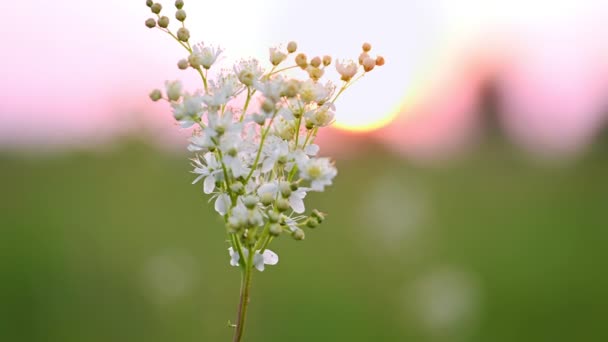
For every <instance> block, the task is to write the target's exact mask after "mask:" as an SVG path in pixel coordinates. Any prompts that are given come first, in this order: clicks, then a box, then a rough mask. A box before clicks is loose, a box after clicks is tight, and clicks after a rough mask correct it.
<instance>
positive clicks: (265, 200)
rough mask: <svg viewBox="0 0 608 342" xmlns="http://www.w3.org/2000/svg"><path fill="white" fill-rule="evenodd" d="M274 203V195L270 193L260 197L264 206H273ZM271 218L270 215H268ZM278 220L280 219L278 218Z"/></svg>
mask: <svg viewBox="0 0 608 342" xmlns="http://www.w3.org/2000/svg"><path fill="white" fill-rule="evenodd" d="M273 201H274V195H273V194H272V193H270V192H265V193H263V194H262V195H260V202H262V204H263V205H265V206H266V205H271V204H272V202H273ZM268 215H269V216H270V214H268ZM277 220H278V218H277Z"/></svg>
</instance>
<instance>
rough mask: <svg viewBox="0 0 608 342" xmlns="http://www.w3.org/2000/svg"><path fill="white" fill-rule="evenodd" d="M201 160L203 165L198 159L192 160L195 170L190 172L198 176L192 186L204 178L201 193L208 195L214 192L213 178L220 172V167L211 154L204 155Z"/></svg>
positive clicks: (214, 179)
mask: <svg viewBox="0 0 608 342" xmlns="http://www.w3.org/2000/svg"><path fill="white" fill-rule="evenodd" d="M203 158H204V160H205V164H203V163H202V162H201V160H200V159H199V158H197V159H193V161H194V164H195V165H194V166H195V168H194V171H192V172H193V173H196V174H198V175H199V176H198V177H196V179H195V180H194V181H193V182H192V184H195V183H196V182H198V181H199V180H201V179H203V178H204V180H203V191H204V192H205V193H206V194H210V193H212V192H213V190H215V181H216V177H215V176H216V175H218V174H220V173H221V172H222V165H221V164H220V163H219V162H218V161H217V159H216V158H215V155H214V154H213V153H211V152H207V153H205V155H204V156H203Z"/></svg>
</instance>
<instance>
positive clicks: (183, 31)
mask: <svg viewBox="0 0 608 342" xmlns="http://www.w3.org/2000/svg"><path fill="white" fill-rule="evenodd" d="M177 39H179V40H181V41H182V42H187V41H188V40H189V39H190V31H188V29H187V28H185V27H180V28H179V30H177Z"/></svg>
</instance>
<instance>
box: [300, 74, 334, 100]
mask: <svg viewBox="0 0 608 342" xmlns="http://www.w3.org/2000/svg"><path fill="white" fill-rule="evenodd" d="M329 91H330V90H329V89H328V88H327V87H326V86H323V85H322V84H321V83H319V82H314V81H313V80H311V79H308V80H306V81H305V82H302V83H301V85H300V98H301V99H302V101H304V102H325V101H327V98H328V97H329V96H330V95H331V94H330V92H329Z"/></svg>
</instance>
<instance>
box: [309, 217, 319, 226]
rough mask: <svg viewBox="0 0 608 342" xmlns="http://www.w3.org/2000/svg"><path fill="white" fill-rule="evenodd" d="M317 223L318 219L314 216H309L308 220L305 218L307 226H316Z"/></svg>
mask: <svg viewBox="0 0 608 342" xmlns="http://www.w3.org/2000/svg"><path fill="white" fill-rule="evenodd" d="M318 225H319V220H318V219H316V218H314V217H309V218H308V220H306V226H307V227H308V228H316V227H317V226H318Z"/></svg>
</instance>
